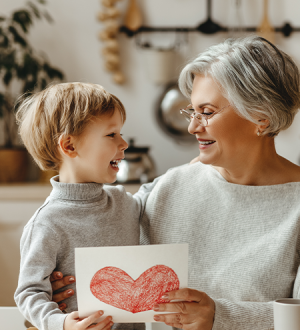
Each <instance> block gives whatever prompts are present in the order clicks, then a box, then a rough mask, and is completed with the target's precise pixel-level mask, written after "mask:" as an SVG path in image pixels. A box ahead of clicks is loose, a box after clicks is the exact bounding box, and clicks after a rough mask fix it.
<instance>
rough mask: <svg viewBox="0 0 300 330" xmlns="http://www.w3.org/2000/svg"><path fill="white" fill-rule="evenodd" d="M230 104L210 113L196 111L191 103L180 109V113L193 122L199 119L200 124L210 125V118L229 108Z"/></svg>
mask: <svg viewBox="0 0 300 330" xmlns="http://www.w3.org/2000/svg"><path fill="white" fill-rule="evenodd" d="M229 106H230V104H228V105H226V106H225V107H223V108H221V109H219V110H218V111H217V112H213V113H210V114H206V113H200V112H195V110H194V108H192V105H191V104H189V105H188V106H187V107H186V108H185V109H180V113H181V114H182V115H183V116H184V118H185V119H186V120H187V121H188V122H191V121H192V120H193V119H197V121H198V123H199V125H201V126H203V127H206V126H207V125H208V120H209V119H211V118H212V117H213V116H214V115H217V114H219V113H220V112H221V111H222V110H223V109H225V108H228V107H229Z"/></svg>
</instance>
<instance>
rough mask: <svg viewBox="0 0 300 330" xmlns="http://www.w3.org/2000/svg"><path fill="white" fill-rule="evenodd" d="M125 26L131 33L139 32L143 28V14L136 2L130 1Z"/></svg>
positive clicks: (134, 0)
mask: <svg viewBox="0 0 300 330" xmlns="http://www.w3.org/2000/svg"><path fill="white" fill-rule="evenodd" d="M124 26H125V27H126V28H127V29H129V30H131V31H137V30H138V29H139V28H140V27H141V26H142V13H141V11H140V8H139V7H138V5H137V3H136V0H129V5H128V9H127V12H126V15H125V22H124Z"/></svg>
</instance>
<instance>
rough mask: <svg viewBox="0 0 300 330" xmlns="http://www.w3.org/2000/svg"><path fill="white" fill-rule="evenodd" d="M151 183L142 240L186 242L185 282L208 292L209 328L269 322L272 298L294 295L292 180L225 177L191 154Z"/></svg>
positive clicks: (246, 329)
mask: <svg viewBox="0 0 300 330" xmlns="http://www.w3.org/2000/svg"><path fill="white" fill-rule="evenodd" d="M154 183H156V185H154V184H153V185H152V188H151V187H150V186H149V187H148V188H149V189H150V188H151V189H152V192H151V194H150V195H149V197H148V200H147V203H146V208H145V214H144V217H143V222H142V242H143V244H149V243H151V244H166V243H189V287H191V288H194V289H197V290H201V291H204V292H206V293H207V294H208V295H210V296H211V297H212V298H213V299H214V301H215V304H216V314H215V321H214V326H213V330H269V329H273V309H272V301H273V300H275V299H278V298H283V297H297V298H300V267H299V265H300V182H294V183H286V184H279V185H271V186H246V185H238V184H232V183H228V182H227V181H226V180H225V179H224V178H223V177H222V176H221V175H220V174H219V172H217V171H216V170H215V169H214V168H213V167H211V166H209V165H204V164H201V163H200V162H198V163H196V164H193V165H185V166H181V167H177V168H174V169H172V170H170V171H169V172H167V173H166V174H165V175H164V176H162V177H161V178H160V179H159V180H156V182H154Z"/></svg>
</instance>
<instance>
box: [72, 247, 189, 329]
mask: <svg viewBox="0 0 300 330" xmlns="http://www.w3.org/2000/svg"><path fill="white" fill-rule="evenodd" d="M75 272H76V291H77V301H78V311H79V315H80V317H86V316H88V315H90V314H92V313H94V312H96V311H98V310H103V311H104V316H108V315H111V316H112V317H113V322H115V323H134V322H141V323H143V322H155V321H154V320H153V316H154V315H155V314H158V313H157V312H154V311H153V310H152V307H153V305H154V304H155V302H160V301H161V300H160V299H161V296H162V294H163V293H164V292H167V291H171V290H175V289H177V288H186V287H187V285H188V244H161V245H139V246H112V247H92V248H76V249H75ZM104 316H103V317H102V318H104Z"/></svg>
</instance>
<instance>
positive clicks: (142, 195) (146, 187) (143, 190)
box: [133, 175, 162, 221]
mask: <svg viewBox="0 0 300 330" xmlns="http://www.w3.org/2000/svg"><path fill="white" fill-rule="evenodd" d="M161 178H162V175H161V176H159V177H157V178H156V179H154V181H153V182H149V183H145V184H143V185H142V186H141V187H140V189H139V190H138V192H137V193H135V194H134V196H133V197H134V199H135V200H137V201H138V203H139V204H140V221H142V219H143V215H144V211H145V206H146V202H147V199H148V196H149V194H150V193H151V192H152V190H153V189H154V187H155V186H156V185H157V183H158V182H159V180H160V179H161Z"/></svg>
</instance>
